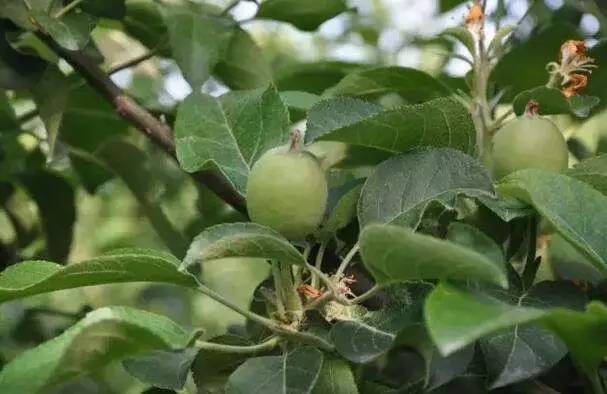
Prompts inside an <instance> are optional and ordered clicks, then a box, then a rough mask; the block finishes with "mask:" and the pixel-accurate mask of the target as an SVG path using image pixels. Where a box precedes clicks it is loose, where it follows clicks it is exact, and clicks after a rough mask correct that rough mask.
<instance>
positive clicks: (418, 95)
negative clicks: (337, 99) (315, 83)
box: [325, 66, 450, 104]
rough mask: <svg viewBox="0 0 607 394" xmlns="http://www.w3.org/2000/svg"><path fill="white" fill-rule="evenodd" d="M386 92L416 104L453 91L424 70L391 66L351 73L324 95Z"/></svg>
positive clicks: (376, 95) (367, 96)
mask: <svg viewBox="0 0 607 394" xmlns="http://www.w3.org/2000/svg"><path fill="white" fill-rule="evenodd" d="M387 93H397V94H399V95H400V96H401V97H402V98H404V99H405V100H407V101H408V102H410V103H414V104H417V103H421V102H424V101H428V100H432V99H435V98H438V97H444V96H448V95H449V94H450V92H449V89H448V88H447V87H445V85H443V84H442V83H441V82H439V81H438V80H436V79H434V78H433V77H432V76H430V75H429V74H427V73H425V72H423V71H419V70H416V69H414V68H408V67H396V66H392V67H379V68H372V69H369V70H361V71H355V72H353V73H351V74H348V75H347V76H346V77H345V78H344V79H342V80H341V81H340V82H339V83H338V84H337V85H336V86H334V87H332V88H330V89H328V90H327V91H326V92H325V95H329V96H353V97H361V98H375V97H379V96H381V95H384V94H387Z"/></svg>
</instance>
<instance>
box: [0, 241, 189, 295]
mask: <svg viewBox="0 0 607 394" xmlns="http://www.w3.org/2000/svg"><path fill="white" fill-rule="evenodd" d="M178 267H179V261H178V260H177V259H175V257H173V256H171V255H168V254H165V253H162V252H157V251H152V250H146V249H119V250H116V251H114V252H111V253H107V254H104V255H101V256H99V257H96V258H94V259H90V260H86V261H82V262H80V263H75V264H70V265H67V266H61V265H59V264H55V263H51V262H48V261H24V262H21V263H19V264H16V265H13V266H10V267H9V268H7V269H6V270H4V271H3V272H2V273H0V302H6V301H10V300H14V299H17V298H24V297H28V296H31V295H35V294H41V293H48V292H52V291H56V290H64V289H73V288H76V287H83V286H91V285H100V284H110V283H125V282H162V283H171V284H175V285H179V286H185V287H195V286H196V283H195V281H194V279H193V278H192V277H190V276H189V275H187V274H184V273H182V272H179V271H178Z"/></svg>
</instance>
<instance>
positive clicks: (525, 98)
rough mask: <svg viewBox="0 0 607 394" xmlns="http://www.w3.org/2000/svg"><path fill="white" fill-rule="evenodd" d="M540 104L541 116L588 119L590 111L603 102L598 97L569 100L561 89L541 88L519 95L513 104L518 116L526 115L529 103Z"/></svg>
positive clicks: (571, 98) (578, 97)
mask: <svg viewBox="0 0 607 394" xmlns="http://www.w3.org/2000/svg"><path fill="white" fill-rule="evenodd" d="M532 100H533V101H536V102H537V103H538V104H539V114H540V115H558V114H571V115H574V116H577V117H579V118H586V117H588V115H590V111H591V110H592V109H593V108H594V107H596V106H597V105H598V104H599V102H600V101H601V100H600V99H599V98H598V97H591V96H573V97H570V98H567V97H566V96H565V95H564V94H563V93H562V92H561V91H560V90H559V89H555V88H547V87H545V86H540V87H537V88H534V89H530V90H525V91H524V92H521V93H519V94H518V95H517V96H516V97H515V98H514V101H513V102H512V107H513V108H514V112H515V113H516V114H517V115H519V116H520V115H522V114H524V113H525V108H526V107H527V103H529V101H532Z"/></svg>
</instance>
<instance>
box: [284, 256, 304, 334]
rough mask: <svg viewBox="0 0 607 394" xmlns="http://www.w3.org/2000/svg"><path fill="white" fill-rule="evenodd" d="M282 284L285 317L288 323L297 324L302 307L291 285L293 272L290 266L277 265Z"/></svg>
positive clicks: (294, 288)
mask: <svg viewBox="0 0 607 394" xmlns="http://www.w3.org/2000/svg"><path fill="white" fill-rule="evenodd" d="M278 265H279V268H280V276H281V283H282V291H281V292H282V295H283V297H284V299H283V302H284V305H285V306H286V317H287V320H288V321H289V322H292V323H293V322H294V323H299V320H301V317H302V311H303V306H302V304H301V298H300V297H299V294H298V293H297V289H296V287H295V285H294V284H293V271H292V270H291V265H290V264H283V263H278Z"/></svg>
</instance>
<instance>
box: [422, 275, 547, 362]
mask: <svg viewBox="0 0 607 394" xmlns="http://www.w3.org/2000/svg"><path fill="white" fill-rule="evenodd" d="M545 314H546V312H545V311H543V310H541V309H536V308H528V307H516V306H512V305H510V304H507V303H504V302H502V301H501V300H498V299H496V298H494V297H491V296H489V295H487V294H479V295H476V294H471V293H468V292H465V291H463V290H460V289H458V288H456V287H454V286H451V285H448V284H446V283H441V284H439V285H438V286H437V287H436V288H435V289H434V290H433V291H432V293H430V295H429V296H428V298H427V299H426V305H425V308H424V315H425V318H426V325H427V327H428V332H429V333H430V336H431V337H432V340H433V341H434V343H435V344H436V346H437V347H438V349H439V350H440V352H441V354H443V355H449V354H451V353H453V352H456V351H457V350H459V349H462V348H464V347H465V346H468V345H470V344H471V343H474V341H476V340H477V339H479V338H481V337H483V336H485V335H488V334H490V333H492V332H494V331H498V330H500V329H504V328H508V327H512V326H514V325H517V324H523V323H529V322H532V321H534V320H536V319H538V318H540V317H542V316H544V315H545Z"/></svg>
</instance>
